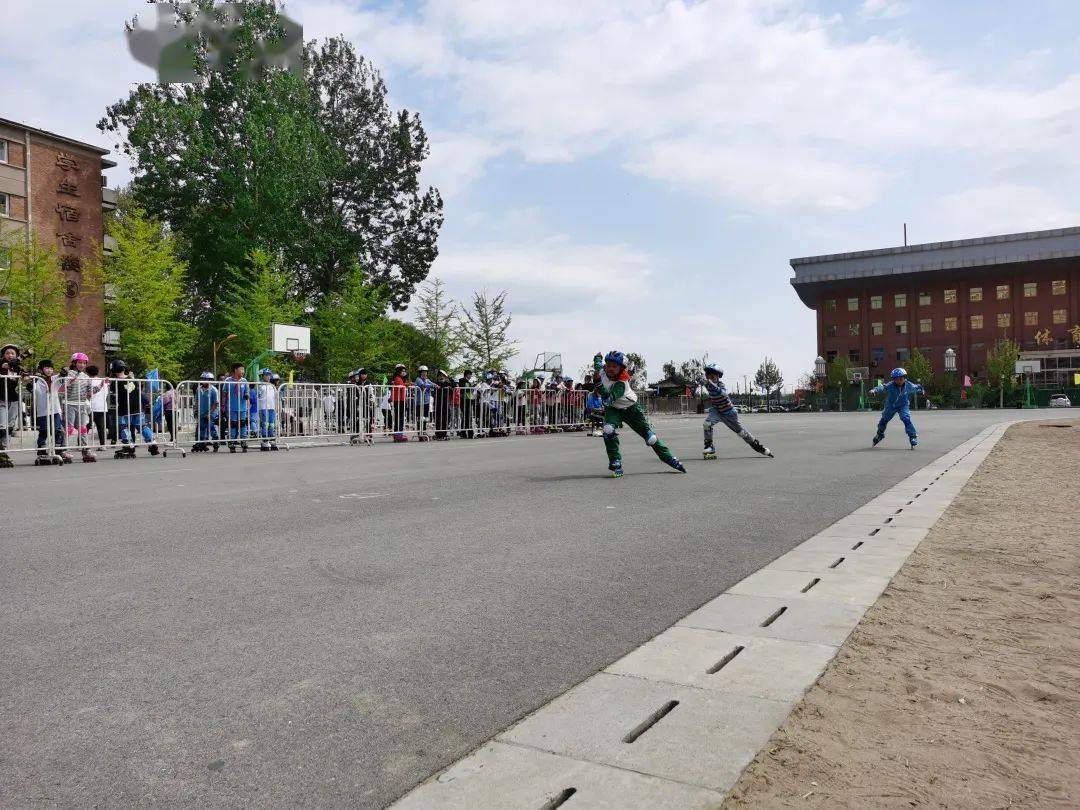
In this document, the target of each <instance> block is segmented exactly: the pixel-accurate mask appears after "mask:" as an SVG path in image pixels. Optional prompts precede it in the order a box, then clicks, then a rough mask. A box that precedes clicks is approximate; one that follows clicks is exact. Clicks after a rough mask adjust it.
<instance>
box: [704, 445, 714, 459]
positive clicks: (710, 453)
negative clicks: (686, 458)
mask: <svg viewBox="0 0 1080 810" xmlns="http://www.w3.org/2000/svg"><path fill="white" fill-rule="evenodd" d="M701 457H702V458H703V459H705V460H706V461H716V449H715V448H714V447H711V446H710V447H706V448H705V449H704V450H702V451H701Z"/></svg>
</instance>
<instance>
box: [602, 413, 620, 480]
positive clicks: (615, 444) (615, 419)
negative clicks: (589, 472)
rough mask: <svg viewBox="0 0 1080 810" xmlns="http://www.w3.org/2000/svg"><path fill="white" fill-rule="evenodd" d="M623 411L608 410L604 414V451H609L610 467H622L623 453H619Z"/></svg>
mask: <svg viewBox="0 0 1080 810" xmlns="http://www.w3.org/2000/svg"><path fill="white" fill-rule="evenodd" d="M622 413H623V412H622V411H620V410H618V409H617V408H608V409H607V411H606V412H605V413H604V449H605V450H606V451H607V457H608V467H609V468H610V469H615V468H616V467H622V453H620V452H619V428H621V427H622V424H623V418H622Z"/></svg>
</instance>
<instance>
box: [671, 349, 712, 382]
mask: <svg viewBox="0 0 1080 810" xmlns="http://www.w3.org/2000/svg"><path fill="white" fill-rule="evenodd" d="M708 362H709V355H708V353H706V354H705V355H704V356H702V357H701V358H700V359H699V358H696V357H691V358H690V359H689V360H683V361H682V362H681V363H679V364H678V365H676V364H675V361H674V360H668V361H667V362H666V363H664V365H663V371H664V379H666V380H671V381H673V382H676V383H678V384H679V385H689V386H696V385H697V384H698V382H699V381H700V380H701V379H702V378H703V377H704V376H705V365H706V363H708Z"/></svg>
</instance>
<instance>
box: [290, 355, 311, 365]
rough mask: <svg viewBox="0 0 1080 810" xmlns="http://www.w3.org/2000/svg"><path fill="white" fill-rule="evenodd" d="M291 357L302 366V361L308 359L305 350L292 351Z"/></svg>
mask: <svg viewBox="0 0 1080 810" xmlns="http://www.w3.org/2000/svg"><path fill="white" fill-rule="evenodd" d="M292 358H293V360H295V361H296V362H297V363H298V364H299V365H301V366H302V365H304V361H305V360H307V359H308V356H307V352H293V353H292Z"/></svg>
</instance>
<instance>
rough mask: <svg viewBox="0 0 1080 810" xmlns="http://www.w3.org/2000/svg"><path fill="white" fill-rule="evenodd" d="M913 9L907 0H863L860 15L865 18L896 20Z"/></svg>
mask: <svg viewBox="0 0 1080 810" xmlns="http://www.w3.org/2000/svg"><path fill="white" fill-rule="evenodd" d="M909 11H911V6H910V4H908V3H907V2H905V0H863V4H862V6H861V7H860V8H859V16H860V17H862V18H863V19H865V20H895V19H897V18H898V17H903V16H904V15H905V14H907V13H908V12H909Z"/></svg>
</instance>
